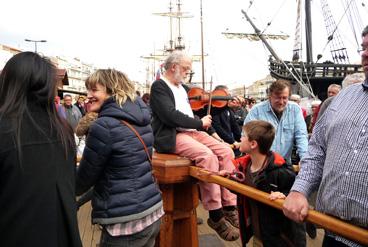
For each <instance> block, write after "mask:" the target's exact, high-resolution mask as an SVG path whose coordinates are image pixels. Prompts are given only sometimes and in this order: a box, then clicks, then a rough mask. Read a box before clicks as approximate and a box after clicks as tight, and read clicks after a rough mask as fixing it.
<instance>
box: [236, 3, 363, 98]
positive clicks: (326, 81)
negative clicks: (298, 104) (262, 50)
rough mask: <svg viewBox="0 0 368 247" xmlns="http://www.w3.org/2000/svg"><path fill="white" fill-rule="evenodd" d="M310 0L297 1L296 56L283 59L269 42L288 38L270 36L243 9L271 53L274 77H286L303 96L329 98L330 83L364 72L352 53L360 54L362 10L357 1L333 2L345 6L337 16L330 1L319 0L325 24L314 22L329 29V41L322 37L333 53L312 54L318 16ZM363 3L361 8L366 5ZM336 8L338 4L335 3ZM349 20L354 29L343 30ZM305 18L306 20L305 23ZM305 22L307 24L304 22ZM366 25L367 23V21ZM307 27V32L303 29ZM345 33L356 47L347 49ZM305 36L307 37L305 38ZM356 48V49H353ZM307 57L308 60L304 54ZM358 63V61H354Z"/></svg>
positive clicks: (271, 68)
mask: <svg viewBox="0 0 368 247" xmlns="http://www.w3.org/2000/svg"><path fill="white" fill-rule="evenodd" d="M311 2H312V1H311V0H297V1H296V8H297V15H296V16H297V18H296V24H295V27H296V29H295V40H294V48H293V53H292V54H293V56H292V59H291V60H289V61H285V60H283V59H281V58H280V57H279V56H278V54H277V50H276V51H275V50H274V49H273V47H271V45H270V44H269V42H268V39H270V38H271V39H279V38H285V37H282V35H281V36H279V37H278V36H277V35H267V34H265V33H263V32H261V31H260V30H259V29H258V27H257V26H256V25H255V24H254V23H253V21H252V18H251V17H250V16H249V15H248V14H247V11H244V10H242V13H243V14H244V17H245V18H246V20H247V21H248V22H249V23H250V24H251V25H252V27H253V29H254V31H255V34H253V35H255V36H256V37H257V39H258V40H261V41H262V42H263V43H264V45H265V46H266V48H267V49H268V50H269V52H270V53H271V56H270V58H269V71H270V74H271V76H272V77H274V78H276V79H286V80H289V81H291V82H292V84H293V85H295V86H294V89H295V90H294V91H296V92H298V93H299V94H301V95H303V96H311V97H313V98H315V97H318V98H319V99H321V100H324V99H325V98H326V92H327V88H328V86H329V85H330V84H333V83H334V84H339V85H341V82H342V80H343V79H344V78H345V77H346V76H347V75H348V74H352V73H358V72H363V69H362V66H361V64H360V63H359V62H357V61H353V62H352V61H351V59H350V57H349V54H352V53H353V52H355V53H358V51H359V49H360V42H361V31H362V30H363V28H364V25H363V22H362V19H361V17H360V14H359V13H360V12H361V10H360V9H359V8H358V5H357V3H356V1H355V0H342V1H339V2H337V1H333V4H334V5H337V4H341V3H343V4H342V5H343V6H342V10H343V11H342V14H341V15H340V16H339V18H338V19H337V20H338V21H337V22H336V21H335V20H336V19H335V17H334V16H333V13H332V11H331V8H330V5H329V3H328V1H327V0H320V7H321V12H322V15H323V23H315V24H314V25H313V27H314V26H315V25H319V26H322V25H323V26H324V27H325V30H326V32H327V36H326V37H327V40H319V41H320V42H323V43H325V49H328V48H329V53H330V56H329V57H327V58H326V56H325V55H321V54H318V55H317V56H316V57H314V55H313V46H312V41H313V39H312V38H313V30H312V21H313V20H315V18H314V17H315V15H314V14H312V8H311ZM364 7H365V6H364V4H363V3H362V5H361V6H360V8H364ZM334 8H336V6H334ZM344 19H347V20H348V23H349V24H348V26H349V27H350V29H351V30H347V29H343V30H341V29H342V27H341V26H342V25H341V23H342V21H343V20H344ZM303 21H304V22H303ZM303 24H304V25H303ZM365 25H367V23H365ZM303 30H304V33H302V31H303ZM341 33H343V34H344V35H345V36H346V35H349V36H351V37H353V36H354V37H353V38H354V39H355V41H356V44H355V47H354V48H353V49H350V50H349V49H348V48H347V47H346V46H345V43H344V39H343V38H342V35H340V34H341ZM303 36H304V38H305V39H304V40H302V37H303ZM325 49H324V50H325ZM354 49H355V50H354ZM304 56H305V59H303V57H304ZM354 62H355V63H354Z"/></svg>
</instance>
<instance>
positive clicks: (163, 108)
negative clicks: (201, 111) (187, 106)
mask: <svg viewBox="0 0 368 247" xmlns="http://www.w3.org/2000/svg"><path fill="white" fill-rule="evenodd" d="M150 105H151V109H152V114H153V119H152V128H153V133H154V135H155V139H154V140H155V141H154V144H153V146H154V148H155V149H156V150H157V152H160V153H174V152H175V145H176V128H177V127H182V128H190V129H200V128H202V121H201V120H200V119H196V118H192V117H189V116H188V115H185V114H184V113H182V112H180V111H178V110H176V109H175V98H174V94H173V93H172V91H171V89H170V88H169V86H168V85H167V84H166V82H164V81H163V80H161V79H160V80H157V81H155V82H154V83H153V84H152V87H151V98H150Z"/></svg>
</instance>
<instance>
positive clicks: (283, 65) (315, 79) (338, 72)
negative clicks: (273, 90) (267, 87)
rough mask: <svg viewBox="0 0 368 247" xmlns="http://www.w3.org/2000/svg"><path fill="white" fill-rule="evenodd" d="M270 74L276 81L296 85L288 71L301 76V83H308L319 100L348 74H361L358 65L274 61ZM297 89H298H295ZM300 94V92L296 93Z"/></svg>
mask: <svg viewBox="0 0 368 247" xmlns="http://www.w3.org/2000/svg"><path fill="white" fill-rule="evenodd" d="M269 69H270V74H271V76H272V77H274V78H276V79H285V80H288V81H291V83H292V84H294V85H295V84H297V80H296V79H295V78H294V77H293V75H292V74H291V72H290V71H292V72H295V73H294V74H295V75H297V76H298V75H299V77H300V75H301V79H302V81H303V82H304V83H305V84H307V83H308V82H309V83H310V85H311V87H312V90H313V93H314V95H315V96H317V97H318V98H319V99H321V100H324V99H325V98H326V97H327V88H328V86H329V85H330V84H339V85H341V82H342V80H343V79H344V78H345V77H346V76H347V75H349V74H353V73H363V68H362V66H361V65H360V64H333V63H313V64H307V63H304V62H288V61H284V62H280V61H276V60H271V61H270V66H269ZM297 88H298V87H297ZM297 93H299V94H303V93H301V90H300V91H299V92H297Z"/></svg>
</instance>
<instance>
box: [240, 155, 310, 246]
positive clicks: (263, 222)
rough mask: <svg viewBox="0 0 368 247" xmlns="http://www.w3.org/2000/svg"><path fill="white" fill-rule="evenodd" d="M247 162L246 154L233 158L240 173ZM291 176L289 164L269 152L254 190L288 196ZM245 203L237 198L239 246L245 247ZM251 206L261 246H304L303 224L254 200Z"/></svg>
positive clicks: (246, 238) (244, 199) (246, 204)
mask: <svg viewBox="0 0 368 247" xmlns="http://www.w3.org/2000/svg"><path fill="white" fill-rule="evenodd" d="M249 161H250V157H249V155H247V156H243V157H242V158H239V159H237V162H238V164H240V165H239V167H238V169H239V170H240V171H241V172H243V173H244V174H245V173H246V171H247V166H248V165H249ZM295 177H296V174H295V172H294V171H293V169H292V167H291V165H289V164H287V163H286V162H285V159H284V158H282V157H281V155H279V154H277V153H274V152H270V153H269V154H268V164H267V166H266V168H265V169H264V170H263V171H261V172H260V174H259V176H258V179H257V180H256V182H255V185H256V188H257V189H258V190H261V191H264V192H267V193H271V191H279V192H282V193H283V194H285V195H288V194H289V192H290V189H291V187H292V185H293V183H294V181H295ZM249 200H251V199H249V198H247V197H245V196H243V195H238V206H239V207H238V210H239V222H240V233H241V235H242V241H243V246H245V245H246V243H247V241H248V240H249V238H250V237H251V233H250V232H247V231H248V230H249V228H248V227H246V222H247V220H248V217H249V215H247V214H248V213H249V204H248V203H249ZM253 203H255V204H256V207H257V208H258V221H259V226H260V234H261V238H262V242H263V246H265V247H267V246H270V247H278V246H279V247H284V246H295V247H304V246H306V237H305V230H304V226H303V224H298V223H295V222H294V221H292V220H290V219H288V218H286V216H284V214H283V213H282V212H281V211H280V210H278V209H275V208H273V207H271V206H268V205H266V204H263V203H260V202H257V201H253ZM250 214H252V212H250Z"/></svg>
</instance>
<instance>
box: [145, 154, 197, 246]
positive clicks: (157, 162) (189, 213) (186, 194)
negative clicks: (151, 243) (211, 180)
mask: <svg viewBox="0 0 368 247" xmlns="http://www.w3.org/2000/svg"><path fill="white" fill-rule="evenodd" d="M191 165H193V164H192V161H190V160H189V159H186V158H183V157H180V156H178V155H174V154H160V153H156V152H154V153H153V157H152V168H153V174H154V176H155V177H156V179H157V182H158V183H159V186H160V189H161V191H162V198H163V203H164V210H165V216H164V217H163V221H162V224H161V228H160V234H159V237H157V239H156V246H160V247H171V246H178V247H180V246H183V247H184V246H185V247H186V246H193V247H197V246H198V229H197V213H196V207H197V206H198V187H197V183H196V180H195V179H193V178H191V177H190V175H189V167H190V166H191Z"/></svg>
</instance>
